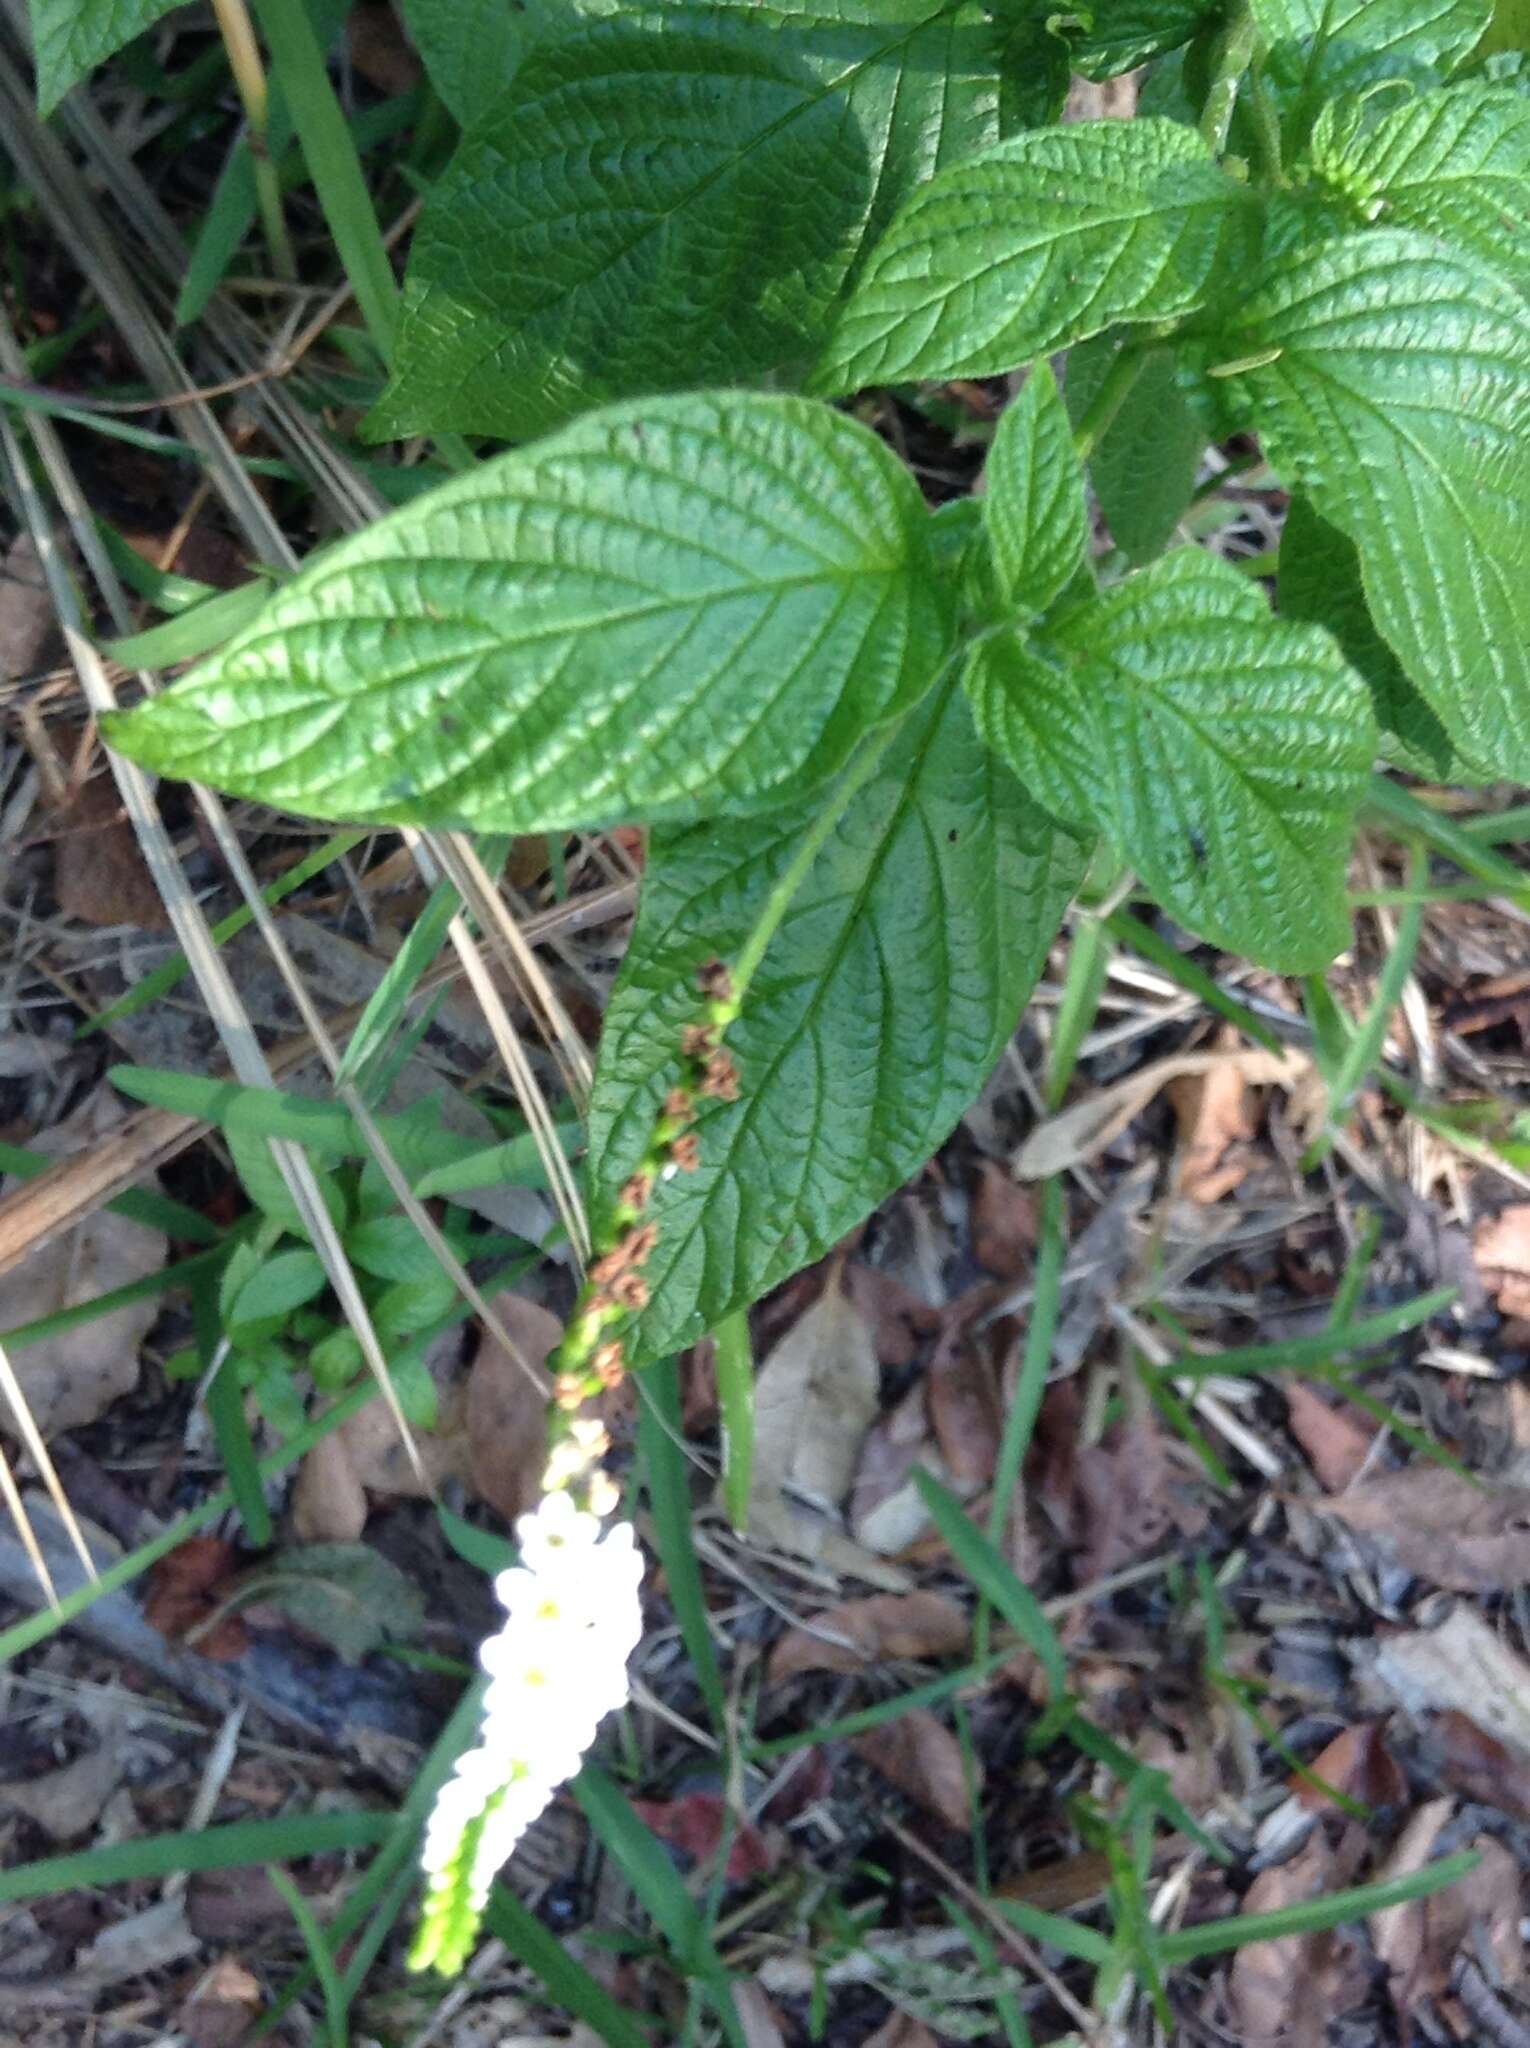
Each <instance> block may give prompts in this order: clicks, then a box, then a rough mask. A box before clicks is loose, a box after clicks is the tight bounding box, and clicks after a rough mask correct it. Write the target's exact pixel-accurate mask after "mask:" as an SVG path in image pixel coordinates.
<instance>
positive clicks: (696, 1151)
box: [669, 1131, 701, 1173]
mask: <svg viewBox="0 0 1530 2048" xmlns="http://www.w3.org/2000/svg"><path fill="white" fill-rule="evenodd" d="M669 1156H670V1158H671V1159H672V1160H673V1161H674V1162H675V1164H676V1166H678V1167H679V1169H680V1171H681V1172H682V1173H694V1172H695V1171H696V1169H697V1167H698V1166H699V1165H700V1164H701V1146H700V1145H699V1144H698V1143H697V1140H696V1133H695V1132H694V1131H682V1132H681V1134H680V1136H679V1137H678V1138H676V1139H675V1141H674V1143H673V1144H672V1145H671V1146H670V1148H669Z"/></svg>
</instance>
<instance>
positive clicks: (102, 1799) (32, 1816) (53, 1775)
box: [0, 1742, 127, 1842]
mask: <svg viewBox="0 0 1530 2048" xmlns="http://www.w3.org/2000/svg"><path fill="white" fill-rule="evenodd" d="M126 1763H127V1759H126V1758H125V1757H124V1755H123V1753H122V1749H121V1746H120V1744H118V1743H115V1742H103V1743H102V1744H101V1745H100V1747H99V1748H97V1749H91V1750H87V1751H86V1752H85V1754H84V1755H83V1756H77V1757H76V1758H75V1760H74V1762H73V1763H69V1764H64V1765H62V1766H61V1767H60V1768H59V1769H58V1770H56V1771H44V1772H42V1773H41V1775H40V1776H38V1777H35V1778H22V1779H18V1780H17V1781H15V1782H14V1783H12V1784H8V1785H0V1807H3V1806H8V1807H10V1808H11V1809H12V1810H13V1811H14V1812H16V1813H24V1814H25V1815H26V1816H27V1818H28V1819H29V1820H33V1821H36V1823H37V1825H38V1826H39V1827H40V1828H41V1829H42V1831H43V1833H44V1834H45V1835H47V1836H48V1838H49V1839H50V1840H51V1841H54V1842H72V1841H75V1840H76V1839H77V1838H78V1837H79V1836H81V1835H83V1834H84V1833H85V1832H86V1831H87V1829H89V1828H93V1827H94V1826H95V1824H96V1822H97V1820H98V1819H99V1818H100V1815H101V1809H102V1808H103V1807H104V1806H105V1804H106V1802H107V1800H108V1799H110V1797H111V1795H112V1794H113V1792H115V1791H116V1789H117V1787H118V1785H119V1784H120V1783H121V1782H122V1773H123V1771H124V1769H125V1768H126Z"/></svg>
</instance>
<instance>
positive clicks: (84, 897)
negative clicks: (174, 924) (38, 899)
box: [48, 726, 170, 931]
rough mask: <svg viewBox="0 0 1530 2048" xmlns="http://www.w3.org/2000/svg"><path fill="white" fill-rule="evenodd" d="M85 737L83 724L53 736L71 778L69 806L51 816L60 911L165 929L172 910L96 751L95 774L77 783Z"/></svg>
mask: <svg viewBox="0 0 1530 2048" xmlns="http://www.w3.org/2000/svg"><path fill="white" fill-rule="evenodd" d="M81 732H82V728H81V727H79V726H55V727H53V728H52V730H51V734H50V737H51V739H52V743H53V747H54V750H55V752H56V753H57V755H58V760H59V767H60V772H61V774H62V775H63V776H64V777H66V778H69V779H68V780H67V783H66V786H67V788H68V792H69V802H68V803H67V805H66V806H64V807H63V808H62V809H57V810H53V811H50V813H49V820H48V830H49V833H50V835H51V836H52V838H53V842H54V845H53V892H54V894H55V895H56V896H57V898H58V905H59V908H60V910H62V911H63V913H64V915H65V916H66V917H77V918H79V919H80V921H81V922H82V923H83V924H93V925H99V926H111V925H120V924H125V925H134V926H137V927H138V928H139V929H140V930H142V931H165V930H167V929H168V927H169V924H170V918H169V913H168V912H167V911H166V909H165V906H164V902H163V900H162V899H161V897H160V893H159V891H158V889H157V888H156V887H155V886H154V878H153V876H152V875H151V874H150V873H149V869H148V865H147V863H146V862H145V860H144V857H143V851H142V849H141V847H140V846H139V844H138V834H137V833H136V832H135V831H134V830H133V828H132V826H131V825H130V824H129V822H128V818H127V813H126V812H125V811H124V810H123V808H122V798H121V795H120V794H119V792H118V789H117V785H116V782H115V781H114V780H113V778H112V775H111V772H110V770H109V769H108V768H107V766H106V761H105V757H104V755H102V754H101V753H100V751H99V749H95V750H94V751H95V772H94V773H92V774H90V775H89V776H88V778H87V779H86V780H85V781H83V782H75V781H74V780H73V779H72V777H73V771H74V769H75V765H76V760H77V755H78V749H79V746H80V739H81Z"/></svg>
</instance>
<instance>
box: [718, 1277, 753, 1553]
mask: <svg viewBox="0 0 1530 2048" xmlns="http://www.w3.org/2000/svg"><path fill="white" fill-rule="evenodd" d="M713 1336H714V1340H715V1342H716V1345H717V1400H718V1406H719V1408H720V1409H721V1411H722V1452H723V1507H724V1509H725V1510H726V1512H727V1516H728V1520H729V1521H730V1522H731V1523H732V1524H733V1527H734V1528H735V1529H736V1530H737V1531H738V1533H739V1535H740V1536H742V1535H744V1533H745V1532H746V1531H747V1529H748V1527H749V1495H750V1492H751V1490H752V1488H753V1485H754V1352H753V1350H752V1349H751V1347H750V1343H749V1317H748V1315H747V1314H746V1313H745V1312H744V1310H742V1309H740V1310H739V1311H738V1312H737V1313H736V1314H734V1315H731V1316H727V1317H725V1318H724V1320H723V1321H722V1322H720V1323H719V1324H718V1326H717V1328H716V1330H715V1331H714V1332H713Z"/></svg>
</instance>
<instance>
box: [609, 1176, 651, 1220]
mask: <svg viewBox="0 0 1530 2048" xmlns="http://www.w3.org/2000/svg"><path fill="white" fill-rule="evenodd" d="M652 1193H653V1175H652V1174H651V1173H635V1174H633V1176H632V1178H631V1180H624V1181H623V1182H622V1185H621V1189H620V1192H619V1193H618V1195H617V1197H616V1199H617V1200H618V1201H619V1202H620V1203H621V1205H622V1207H623V1208H624V1209H637V1210H639V1211H642V1210H644V1209H646V1208H647V1207H648V1197H649V1196H650V1195H651V1194H652Z"/></svg>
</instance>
